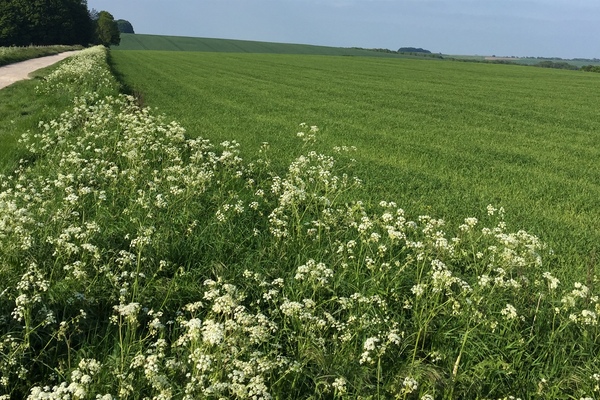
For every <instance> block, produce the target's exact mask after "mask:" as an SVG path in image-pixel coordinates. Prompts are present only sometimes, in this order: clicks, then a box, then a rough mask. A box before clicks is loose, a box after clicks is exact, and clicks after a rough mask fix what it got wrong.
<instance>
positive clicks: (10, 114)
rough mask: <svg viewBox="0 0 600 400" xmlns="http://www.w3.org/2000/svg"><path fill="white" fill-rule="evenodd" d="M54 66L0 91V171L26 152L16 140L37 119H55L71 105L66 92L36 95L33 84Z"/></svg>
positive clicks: (9, 169)
mask: <svg viewBox="0 0 600 400" xmlns="http://www.w3.org/2000/svg"><path fill="white" fill-rule="evenodd" d="M55 68H56V66H51V67H48V68H44V69H41V70H38V71H36V72H35V73H34V74H33V75H32V76H33V78H34V79H31V80H25V81H21V82H16V83H14V84H12V85H10V86H8V87H6V88H4V89H2V91H0V174H2V173H4V174H6V173H9V172H12V171H14V170H15V169H16V168H17V166H18V163H19V160H20V159H21V158H22V157H26V156H27V152H26V150H25V149H24V147H23V146H22V145H20V144H19V139H20V138H21V135H22V134H23V133H24V132H27V131H35V130H37V129H38V124H39V122H40V121H49V120H52V119H55V118H57V117H58V116H59V115H60V114H61V113H62V112H63V111H65V110H66V109H67V108H69V106H70V105H71V104H72V101H73V98H72V96H71V95H70V94H69V93H61V92H59V91H56V92H54V93H47V94H44V95H40V94H36V87H37V86H38V85H40V83H41V82H42V81H43V80H44V77H45V76H46V75H48V74H50V73H51V72H52V71H53V70H54V69H55Z"/></svg>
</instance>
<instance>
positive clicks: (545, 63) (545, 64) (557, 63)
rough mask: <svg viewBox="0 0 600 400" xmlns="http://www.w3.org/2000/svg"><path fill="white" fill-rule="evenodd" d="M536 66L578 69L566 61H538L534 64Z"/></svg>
mask: <svg viewBox="0 0 600 400" xmlns="http://www.w3.org/2000/svg"><path fill="white" fill-rule="evenodd" d="M535 66H536V67H541V68H556V69H570V70H578V69H579V68H577V66H576V65H573V64H569V63H568V62H566V61H548V60H547V61H540V62H539V63H537V64H535Z"/></svg>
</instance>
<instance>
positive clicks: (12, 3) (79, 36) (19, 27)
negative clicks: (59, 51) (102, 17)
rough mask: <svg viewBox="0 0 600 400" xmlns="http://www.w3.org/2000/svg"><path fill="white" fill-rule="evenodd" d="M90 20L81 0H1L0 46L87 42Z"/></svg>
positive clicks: (91, 33) (85, 43) (90, 34)
mask: <svg viewBox="0 0 600 400" xmlns="http://www.w3.org/2000/svg"><path fill="white" fill-rule="evenodd" d="M92 41H93V24H92V21H91V19H90V16H89V14H88V9H87V2H86V1H83V0H49V1H47V0H5V1H3V2H1V3H0V46H27V45H31V44H34V45H56V44H63V45H72V44H80V45H87V44H89V43H91V42H92Z"/></svg>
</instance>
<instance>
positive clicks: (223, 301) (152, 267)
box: [0, 48, 600, 400]
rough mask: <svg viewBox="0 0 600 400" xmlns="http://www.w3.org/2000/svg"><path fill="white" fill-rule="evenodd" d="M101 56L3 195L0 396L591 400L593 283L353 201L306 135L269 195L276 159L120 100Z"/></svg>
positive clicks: (483, 241) (490, 226)
mask: <svg viewBox="0 0 600 400" xmlns="http://www.w3.org/2000/svg"><path fill="white" fill-rule="evenodd" d="M105 51H106V50H105V49H104V48H95V49H91V50H89V51H86V52H84V53H83V54H81V56H79V57H76V58H74V59H72V60H71V61H70V62H68V63H65V64H63V65H62V66H61V68H59V69H57V70H56V71H54V72H53V73H52V74H50V75H49V76H48V77H47V79H46V80H45V82H44V83H43V84H41V85H40V86H39V88H38V90H37V92H38V93H39V94H41V93H44V94H45V95H49V96H52V95H53V94H55V93H57V92H60V93H68V94H69V95H70V96H73V104H72V106H71V107H69V109H68V110H66V111H65V112H64V113H63V114H62V115H60V117H57V118H55V119H52V120H50V121H43V122H41V123H40V125H39V128H38V129H35V130H32V131H30V132H27V133H26V134H24V135H23V137H22V145H23V146H24V147H25V148H26V149H27V151H28V153H30V157H29V158H28V159H27V160H26V161H24V162H23V163H22V164H21V165H20V166H19V168H18V169H17V170H16V171H15V172H14V173H13V174H10V175H8V176H3V177H2V178H3V179H1V180H0V238H1V239H2V240H0V266H1V268H0V279H1V281H2V282H4V288H3V291H2V292H0V321H1V322H2V323H1V324H0V361H1V362H0V374H1V375H0V376H1V380H0V396H2V397H3V398H26V397H28V398H29V399H44V398H74V399H84V398H90V399H113V398H131V399H145V398H163V399H165V398H174V399H195V398H200V399H220V398H228V399H272V398H277V399H298V398H312V399H323V400H325V399H348V400H350V399H359V398H362V399H378V400H379V399H390V398H399V399H455V398H496V399H499V398H514V397H519V398H531V397H534V396H535V397H538V398H546V399H557V398H564V399H568V398H583V397H586V396H594V395H595V394H597V393H598V384H599V382H600V373H599V371H598V365H599V364H598V362H599V361H600V360H599V359H598V354H599V353H600V330H599V329H598V323H599V322H600V317H599V316H600V299H599V297H598V290H597V282H598V276H597V274H595V273H592V274H591V275H590V276H589V281H588V282H585V283H582V282H573V283H567V282H564V281H561V280H560V279H558V278H557V277H556V276H555V274H554V273H553V272H550V271H549V268H552V267H553V266H552V265H549V264H548V263H547V258H546V257H547V255H548V249H547V248H546V246H545V245H544V244H543V243H542V242H541V241H540V240H539V239H538V238H537V237H536V236H534V235H531V234H529V233H527V232H525V231H524V230H519V231H516V232H513V231H512V230H511V229H509V228H508V225H507V223H506V221H505V215H504V210H503V209H502V208H497V207H493V206H491V205H488V206H487V207H485V209H484V210H483V212H482V217H481V218H474V217H469V218H465V219H460V220H456V221H455V222H450V221H444V220H442V219H437V218H433V217H431V216H428V215H424V214H420V215H418V216H417V214H415V216H411V215H410V213H407V212H406V211H405V210H403V209H402V208H401V207H399V206H398V205H397V204H396V203H395V202H393V201H389V200H382V201H377V202H373V201H369V202H363V201H360V197H358V195H357V194H358V192H356V189H357V188H358V187H359V186H360V184H361V183H360V180H358V179H355V178H353V177H352V175H351V174H349V170H348V165H346V163H345V162H343V160H344V159H346V160H347V156H352V155H354V153H357V150H356V149H353V148H352V147H343V146H340V147H338V148H335V149H334V150H333V153H335V155H330V154H327V153H326V152H322V151H320V150H318V147H319V142H320V141H321V140H322V139H323V138H325V136H326V135H327V134H326V133H325V132H324V131H322V130H320V129H319V128H318V127H316V126H310V125H308V124H305V123H302V124H300V126H299V127H298V126H294V128H295V129H294V131H295V132H297V133H296V135H295V136H296V138H295V139H294V138H293V136H294V135H285V134H283V135H282V136H284V137H285V140H286V141H287V142H288V143H289V142H291V141H293V140H297V141H298V142H299V143H298V146H297V147H295V148H293V147H292V146H291V145H290V146H288V152H291V153H293V154H291V155H290V156H291V159H292V160H291V162H290V163H289V165H288V167H287V168H285V169H284V170H283V171H281V173H280V171H278V170H277V167H276V166H275V164H274V163H273V160H272V158H271V151H272V150H273V149H272V148H271V147H270V146H269V145H268V144H264V143H263V144H261V145H260V148H259V150H258V152H257V154H256V157H255V158H254V159H253V160H252V161H245V160H244V159H243V158H242V157H241V155H242V152H241V150H240V148H241V146H240V144H239V143H237V142H235V141H231V140H230V141H223V142H221V143H220V144H219V145H214V144H213V143H212V142H211V141H210V140H206V139H202V138H190V137H186V134H185V130H184V129H183V128H182V127H181V126H180V125H179V124H178V123H176V122H170V123H169V122H167V120H166V119H165V118H164V117H157V116H155V115H154V114H153V112H152V111H150V110H148V109H142V108H140V107H139V106H138V105H136V104H135V99H134V98H132V97H127V96H119V95H117V93H116V88H117V86H116V83H115V81H114V79H112V77H111V76H110V73H109V70H108V68H107V65H106V64H105V62H104V61H105ZM31 95H33V93H32V94H31ZM345 154H346V156H345ZM388 198H389V197H388Z"/></svg>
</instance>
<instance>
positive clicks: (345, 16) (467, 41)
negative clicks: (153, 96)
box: [88, 0, 600, 58]
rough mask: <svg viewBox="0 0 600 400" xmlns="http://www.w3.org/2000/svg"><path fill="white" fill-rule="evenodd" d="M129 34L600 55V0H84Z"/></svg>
mask: <svg viewBox="0 0 600 400" xmlns="http://www.w3.org/2000/svg"><path fill="white" fill-rule="evenodd" d="M88 7H89V8H90V9H92V8H94V9H96V10H98V11H101V10H106V11H108V12H110V13H111V14H113V16H114V17H115V18H116V19H119V18H122V19H126V20H128V21H130V22H131V23H132V24H133V26H134V29H135V31H136V33H148V34H157V35H174V36H195V37H210V38H226V39H242V40H259V41H269V42H284V43H302V44H315V45H324V46H339V47H353V46H357V47H368V48H388V49H391V50H397V49H398V48H399V47H404V46H412V47H423V48H426V49H428V50H431V51H433V52H435V53H437V52H441V53H446V54H478V55H496V56H545V57H562V58H575V57H578V58H600V0H88Z"/></svg>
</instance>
